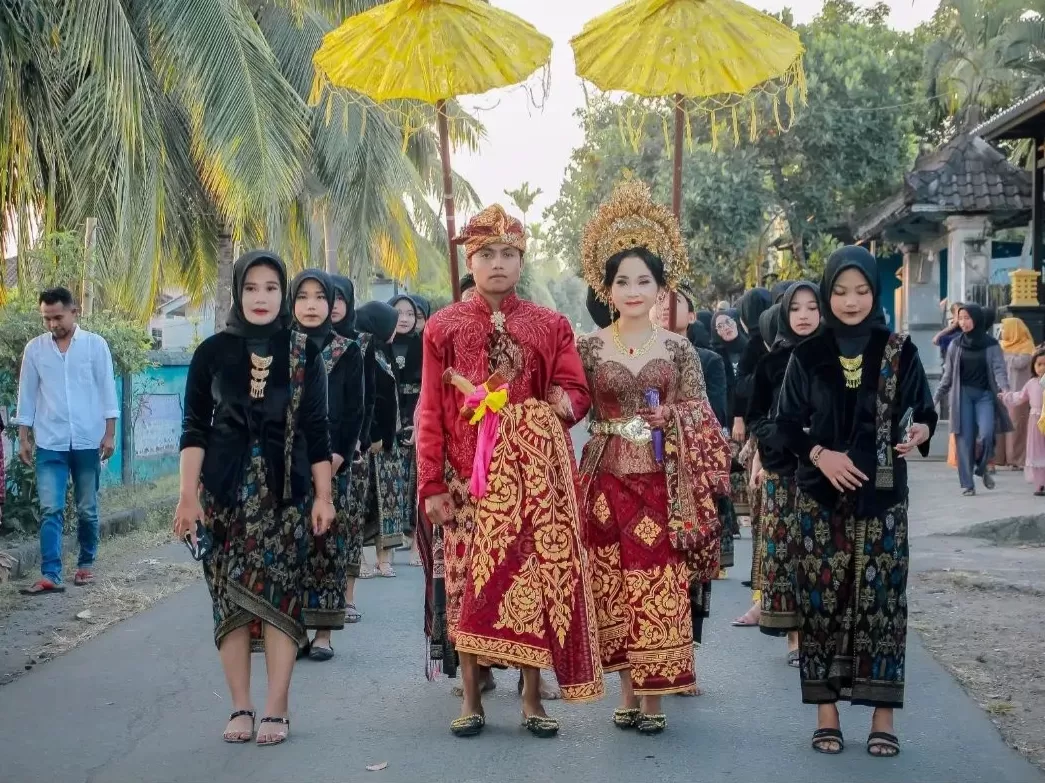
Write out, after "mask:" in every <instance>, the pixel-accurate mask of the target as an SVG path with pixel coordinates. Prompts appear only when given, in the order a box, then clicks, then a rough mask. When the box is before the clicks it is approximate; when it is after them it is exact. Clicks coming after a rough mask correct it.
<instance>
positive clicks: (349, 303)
mask: <svg viewBox="0 0 1045 783" xmlns="http://www.w3.org/2000/svg"><path fill="white" fill-rule="evenodd" d="M330 279H331V281H332V282H333V283H334V293H335V296H337V297H338V298H340V299H341V300H343V301H344V303H345V317H344V318H342V319H341V320H340V321H338V322H337V323H336V324H334V331H335V332H337V333H338V334H339V335H341V336H342V337H349V338H354V337H355V336H356V286H355V283H353V282H352V281H351V280H349V279H348V278H347V277H345V276H344V275H331V276H330Z"/></svg>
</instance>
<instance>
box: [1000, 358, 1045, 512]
mask: <svg viewBox="0 0 1045 783" xmlns="http://www.w3.org/2000/svg"><path fill="white" fill-rule="evenodd" d="M1031 368H1032V369H1033V371H1034V377H1033V378H1031V379H1030V380H1029V381H1027V383H1026V384H1025V385H1024V387H1023V388H1022V389H1021V390H1020V391H1018V392H1006V393H1005V394H1003V395H1002V398H1003V401H1004V402H1005V403H1006V404H1007V405H1020V404H1023V403H1028V404H1029V405H1030V415H1029V416H1028V418H1027V456H1026V461H1025V462H1024V465H1023V475H1024V477H1025V478H1026V479H1027V481H1028V482H1030V484H1032V485H1033V486H1034V494H1035V495H1038V496H1045V435H1043V434H1042V433H1041V431H1040V430H1039V429H1038V419H1039V418H1040V417H1041V409H1042V397H1043V394H1045V389H1043V387H1042V382H1043V378H1045V350H1038V352H1037V353H1035V354H1034V358H1033V359H1032V360H1031Z"/></svg>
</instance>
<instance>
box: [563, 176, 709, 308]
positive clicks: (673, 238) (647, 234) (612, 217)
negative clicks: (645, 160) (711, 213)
mask: <svg viewBox="0 0 1045 783" xmlns="http://www.w3.org/2000/svg"><path fill="white" fill-rule="evenodd" d="M633 247H644V248H646V249H647V250H649V251H650V252H651V253H653V254H654V255H656V256H658V257H659V258H660V260H661V261H663V262H664V277H665V278H666V279H667V283H668V288H670V289H671V290H673V291H676V290H678V287H679V285H680V284H681V283H682V281H683V280H684V279H685V278H686V277H687V276H688V274H689V256H688V254H687V253H686V244H685V242H684V241H683V239H682V232H681V231H680V230H679V222H678V220H677V219H676V217H675V215H674V214H673V213H672V212H671V210H670V209H668V208H667V207H665V206H663V205H662V204H657V203H655V202H654V201H653V197H652V195H651V194H650V189H649V186H648V185H646V184H644V183H642V182H640V181H638V180H635V179H626V180H625V181H624V182H622V183H620V184H619V185H617V187H616V188H615V189H614V190H613V195H612V196H610V199H609V201H607V202H606V203H604V204H603V205H602V206H600V207H599V209H598V211H597V212H596V213H595V217H593V218H592V219H591V220H589V221H588V224H587V225H586V226H585V227H584V237H583V239H582V240H581V274H582V275H583V276H584V280H585V282H587V283H588V285H590V286H591V288H592V290H593V291H594V292H595V295H596V296H598V297H599V299H600V300H602V302H603V303H605V304H609V301H610V292H609V291H608V290H607V289H606V286H605V284H604V280H605V278H606V262H607V261H609V260H610V258H612V257H613V256H614V255H616V254H617V253H619V252H620V251H622V250H630V249H631V248H633Z"/></svg>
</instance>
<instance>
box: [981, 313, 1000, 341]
mask: <svg viewBox="0 0 1045 783" xmlns="http://www.w3.org/2000/svg"><path fill="white" fill-rule="evenodd" d="M997 320H998V311H997V310H996V309H995V308H993V307H985V308H983V330H984V331H985V332H987V334H988V335H989V336H991V337H993V336H994V335H993V334H991V330H992V329H993V328H994V322H995V321H997Z"/></svg>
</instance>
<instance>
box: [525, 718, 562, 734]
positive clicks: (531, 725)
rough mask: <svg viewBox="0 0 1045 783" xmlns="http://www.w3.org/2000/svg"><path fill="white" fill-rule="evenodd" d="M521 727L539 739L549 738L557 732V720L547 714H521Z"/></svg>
mask: <svg viewBox="0 0 1045 783" xmlns="http://www.w3.org/2000/svg"><path fill="white" fill-rule="evenodd" d="M522 725H523V728H525V729H526V730H527V731H528V732H530V733H531V734H532V735H533V736H535V737H539V738H540V739H551V738H552V737H554V736H555V735H556V734H558V733H559V721H557V720H555V718H549V717H548V716H547V715H531V716H530V717H528V718H527V717H526V715H523V722H522Z"/></svg>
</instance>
